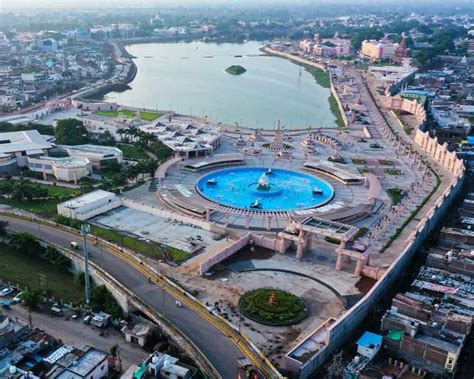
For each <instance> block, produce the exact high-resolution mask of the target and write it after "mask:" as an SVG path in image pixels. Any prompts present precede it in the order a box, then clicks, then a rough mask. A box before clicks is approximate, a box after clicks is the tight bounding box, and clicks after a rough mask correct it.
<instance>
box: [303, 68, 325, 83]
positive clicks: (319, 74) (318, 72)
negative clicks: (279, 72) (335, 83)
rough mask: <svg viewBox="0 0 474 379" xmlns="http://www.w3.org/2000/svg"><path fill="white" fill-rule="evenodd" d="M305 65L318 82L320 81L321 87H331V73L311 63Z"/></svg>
mask: <svg viewBox="0 0 474 379" xmlns="http://www.w3.org/2000/svg"><path fill="white" fill-rule="evenodd" d="M303 67H304V68H305V69H306V71H308V72H309V73H310V74H311V75H313V77H314V80H316V83H318V84H319V85H320V86H321V87H324V88H331V79H330V77H329V73H327V72H326V71H324V70H322V69H320V68H318V67H313V66H309V65H303Z"/></svg>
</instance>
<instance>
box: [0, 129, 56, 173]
mask: <svg viewBox="0 0 474 379" xmlns="http://www.w3.org/2000/svg"><path fill="white" fill-rule="evenodd" d="M52 147H54V144H53V143H51V142H49V141H47V140H46V138H45V137H43V136H42V135H41V134H39V132H38V131H37V130H25V131H21V132H6V133H0V155H2V156H4V157H5V156H10V155H14V157H15V158H16V163H17V165H18V166H19V167H23V166H27V164H28V160H27V158H28V157H32V158H37V157H40V156H42V155H47V153H48V150H49V149H51V148H52Z"/></svg>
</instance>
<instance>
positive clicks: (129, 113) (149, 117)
mask: <svg viewBox="0 0 474 379" xmlns="http://www.w3.org/2000/svg"><path fill="white" fill-rule="evenodd" d="M135 113H136V111H134V110H132V109H119V110H115V111H95V112H94V114H96V115H99V116H105V117H118V116H119V114H123V115H125V116H126V117H127V118H133V117H135ZM161 116H162V114H160V113H158V112H148V111H140V117H141V119H142V120H144V121H153V120H155V119H157V118H158V117H161Z"/></svg>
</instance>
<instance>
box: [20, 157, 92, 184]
mask: <svg viewBox="0 0 474 379" xmlns="http://www.w3.org/2000/svg"><path fill="white" fill-rule="evenodd" d="M28 168H29V169H30V171H35V172H41V173H42V174H43V177H44V180H47V177H46V175H53V176H54V177H55V178H56V180H61V181H64V182H74V183H77V181H78V180H79V179H80V178H83V177H84V176H88V175H90V174H91V173H92V164H91V162H90V161H89V159H87V158H82V157H64V158H53V157H48V156H42V157H38V158H28Z"/></svg>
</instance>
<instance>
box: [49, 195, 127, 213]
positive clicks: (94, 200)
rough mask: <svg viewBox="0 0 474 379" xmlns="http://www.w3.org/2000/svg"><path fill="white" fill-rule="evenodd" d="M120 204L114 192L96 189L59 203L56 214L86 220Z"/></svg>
mask: <svg viewBox="0 0 474 379" xmlns="http://www.w3.org/2000/svg"><path fill="white" fill-rule="evenodd" d="M120 205H121V201H120V199H119V198H118V197H117V195H115V193H113V192H107V191H103V190H96V191H93V192H90V193H87V194H85V195H82V196H79V197H75V198H74V199H71V200H68V201H65V202H63V203H59V204H58V214H60V215H61V216H65V217H69V218H73V219H77V220H87V219H89V218H92V217H95V216H97V215H99V214H101V213H105V212H108V211H110V210H112V209H114V208H117V207H119V206H120Z"/></svg>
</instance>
